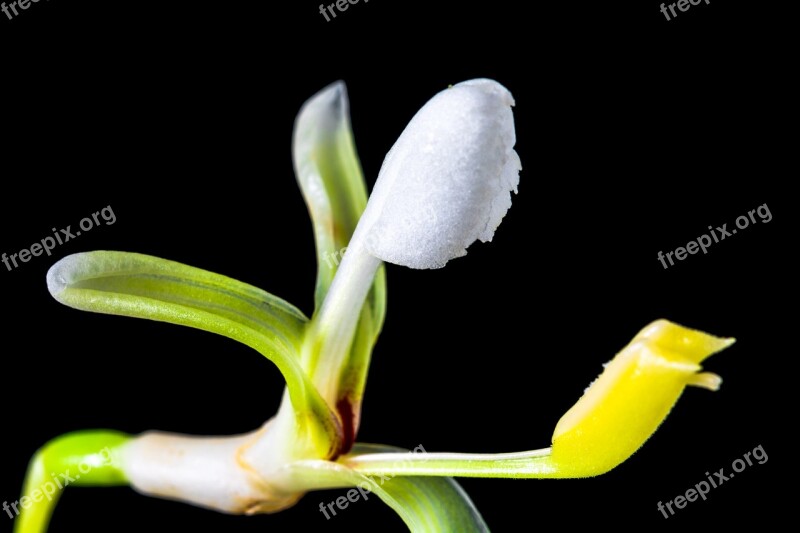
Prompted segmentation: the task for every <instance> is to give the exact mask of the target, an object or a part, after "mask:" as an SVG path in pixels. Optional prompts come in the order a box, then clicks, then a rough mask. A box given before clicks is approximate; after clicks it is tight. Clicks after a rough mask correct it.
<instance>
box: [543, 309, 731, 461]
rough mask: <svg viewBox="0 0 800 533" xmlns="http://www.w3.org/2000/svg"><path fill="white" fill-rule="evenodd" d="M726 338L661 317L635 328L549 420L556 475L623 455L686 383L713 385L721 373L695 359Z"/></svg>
mask: <svg viewBox="0 0 800 533" xmlns="http://www.w3.org/2000/svg"><path fill="white" fill-rule="evenodd" d="M734 342H735V339H732V338H719V337H715V336H713V335H709V334H707V333H703V332H701V331H697V330H693V329H689V328H685V327H683V326H680V325H678V324H674V323H672V322H669V321H667V320H657V321H655V322H652V323H651V324H650V325H648V326H646V327H645V328H644V329H642V330H641V331H640V332H639V334H638V335H636V337H634V338H633V340H632V341H631V342H630V343H629V344H628V345H627V346H626V347H625V348H623V350H622V351H621V352H620V353H619V354H617V356H616V357H615V358H614V359H613V360H612V361H611V362H610V363H609V364H608V365H607V366H606V368H605V370H604V371H603V373H602V374H601V375H600V377H599V378H597V380H595V382H594V383H592V384H591V385H590V386H589V388H587V389H586V392H585V393H584V394H583V396H582V397H581V399H580V400H578V402H577V403H576V404H575V405H574V406H573V407H572V408H571V409H570V410H569V411H567V413H566V414H564V416H562V417H561V420H559V422H558V424H557V425H556V429H555V431H554V433H553V447H552V456H551V460H552V462H553V464H554V466H555V467H556V472H557V474H556V477H588V476H595V475H598V474H602V473H605V472H607V471H609V470H611V469H612V468H614V467H615V466H617V465H619V464H620V463H621V462H623V461H624V460H626V459H627V458H628V457H630V456H631V455H632V454H633V453H634V452H635V451H636V450H638V449H639V447H640V446H641V445H642V444H644V442H645V441H646V440H647V438H648V437H649V436H650V435H652V434H653V432H655V430H656V429H657V428H658V426H659V425H660V424H661V422H662V421H663V420H664V418H666V416H667V415H668V414H669V411H670V410H671V409H672V406H673V405H675V402H676V401H677V400H678V398H679V397H680V395H681V393H682V392H683V389H684V388H685V387H686V386H687V385H694V386H699V387H703V388H706V389H709V390H717V389H718V388H719V385H720V384H721V382H722V379H721V378H720V377H719V376H717V375H716V374H712V373H709V372H702V373H701V372H699V371H700V370H701V367H700V364H699V363H700V362H701V361H703V360H704V359H705V358H706V357H708V356H710V355H712V354H714V353H716V352H719V351H720V350H723V349H725V348H727V347H728V346H730V345H731V344H733V343H734Z"/></svg>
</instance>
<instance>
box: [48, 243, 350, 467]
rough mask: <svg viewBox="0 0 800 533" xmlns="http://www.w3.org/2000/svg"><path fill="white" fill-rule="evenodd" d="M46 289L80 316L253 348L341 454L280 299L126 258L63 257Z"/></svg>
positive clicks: (314, 434)
mask: <svg viewBox="0 0 800 533" xmlns="http://www.w3.org/2000/svg"><path fill="white" fill-rule="evenodd" d="M47 284H48V287H49V289H50V292H51V293H52V295H53V297H55V298H56V299H57V300H58V301H59V302H61V303H63V304H65V305H68V306H70V307H74V308H76V309H81V310H84V311H92V312H96V313H106V314H112V315H123V316H130V317H136V318H146V319H149V320H156V321H161V322H168V323H171V324H179V325H183V326H189V327H193V328H197V329H202V330H205V331H209V332H211V333H216V334H219V335H223V336H225V337H229V338H231V339H234V340H237V341H239V342H241V343H242V344H245V345H247V346H249V347H251V348H253V349H255V350H256V351H258V352H259V353H261V354H262V355H264V356H265V357H266V358H267V359H269V360H270V361H272V362H273V363H275V365H276V366H277V367H278V369H279V370H280V372H281V373H282V374H283V376H284V378H285V379H286V384H287V388H288V392H289V396H290V398H291V402H292V407H293V408H294V411H295V415H296V417H297V418H298V421H299V422H300V423H301V426H303V427H307V424H308V423H310V424H312V426H311V427H307V429H310V430H312V431H311V433H310V434H309V438H311V439H312V440H313V441H314V442H315V443H317V444H316V446H317V447H320V448H325V450H327V449H331V450H332V449H336V448H338V447H339V441H340V436H339V433H340V431H341V429H340V428H339V425H338V422H337V420H336V418H335V416H334V415H333V413H332V412H331V410H330V409H329V408H328V406H327V404H326V403H325V401H324V400H323V399H322V398H321V397H320V396H319V393H318V392H317V390H316V388H315V387H314V385H313V384H312V383H311V381H310V380H309V378H308V377H307V375H306V373H305V371H304V370H303V368H302V366H301V364H300V360H299V357H298V355H297V354H298V347H299V345H300V343H301V342H302V335H303V332H304V330H305V323H306V319H305V317H304V316H303V315H302V313H300V311H298V310H297V309H295V308H294V307H292V306H291V305H289V304H288V303H286V302H284V301H283V300H281V299H279V298H276V297H275V296H272V295H270V294H268V293H266V292H264V291H262V290H260V289H258V288H256V287H253V286H251V285H247V284H245V283H241V282H239V281H236V280H233V279H231V278H227V277H225V276H221V275H219V274H213V273H211V272H207V271H205V270H201V269H198V268H193V267H190V266H186V265H183V264H180V263H176V262H174V261H167V260H165V259H159V258H156V257H151V256H147V255H141V254H134V253H125V252H88V253H82V254H75V255H71V256H68V257H65V258H64V259H62V260H61V261H59V262H58V263H56V264H55V265H53V267H52V268H51V269H50V271H49V272H48V275H47ZM325 453H327V451H325Z"/></svg>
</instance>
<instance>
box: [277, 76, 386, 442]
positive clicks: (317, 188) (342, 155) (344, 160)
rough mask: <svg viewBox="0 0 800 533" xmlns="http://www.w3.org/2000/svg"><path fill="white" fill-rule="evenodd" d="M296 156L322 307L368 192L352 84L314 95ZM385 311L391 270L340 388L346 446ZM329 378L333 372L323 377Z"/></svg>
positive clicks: (370, 306)
mask: <svg viewBox="0 0 800 533" xmlns="http://www.w3.org/2000/svg"><path fill="white" fill-rule="evenodd" d="M293 158H294V166H295V173H296V175H297V182H298V183H299V185H300V189H301V191H302V193H303V197H304V198H305V201H306V204H307V205H308V210H309V213H310V215H311V219H312V223H313V226H314V238H315V241H316V247H317V262H318V271H317V285H316V292H315V302H316V310H317V311H319V309H320V307H321V305H322V302H323V300H324V298H325V295H326V294H327V292H328V288H329V287H330V284H331V281H332V280H333V277H334V275H335V274H336V271H337V269H338V267H339V262H340V261H341V259H342V256H343V254H344V249H345V247H346V246H347V244H348V243H349V242H350V238H351V237H352V234H353V231H354V230H355V227H356V225H357V224H358V220H359V218H360V217H361V213H362V212H363V211H364V208H365V206H366V205H367V192H366V185H365V183H364V176H363V173H362V171H361V165H360V163H359V161H358V155H357V154H356V150H355V145H354V142H353V133H352V129H351V126H350V115H349V102H348V99H347V88H346V87H345V84H344V83H343V82H336V83H333V84H331V85H329V86H328V87H326V88H325V89H323V90H321V91H320V92H318V93H317V94H316V95H314V96H313V97H311V98H310V99H309V100H308V101H307V102H306V103H305V104H304V105H303V107H302V109H301V110H300V113H299V114H298V116H297V120H296V121H295V128H294V137H293ZM385 315H386V273H385V270H384V268H383V267H382V266H381V267H380V268H379V269H378V272H377V274H376V275H375V279H374V281H373V283H372V287H371V290H370V292H369V294H368V296H367V300H366V302H365V304H364V306H363V308H362V311H361V316H360V320H359V324H358V327H357V329H356V331H355V334H354V338H353V342H352V345H351V348H350V353H349V355H348V357H347V358H346V360H345V363H344V367H343V368H342V369H340V370H341V374H340V383H339V385H338V387H337V390H338V395H337V398H336V399H335V402H336V409H337V411H338V412H339V414H340V417H341V419H342V423H343V425H344V426H345V438H346V444H345V450H347V449H349V447H350V445H351V444H352V440H353V438H354V436H355V433H356V431H357V429H358V424H359V419H360V412H361V401H362V398H363V393H364V387H365V384H366V378H367V371H368V370H369V363H370V358H371V354H372V348H373V346H374V345H375V341H376V340H377V337H378V334H379V333H380V330H381V328H382V327H383V321H384V318H385ZM318 341H319V339H314V338H309V339H308V342H309V343H310V345H313V347H312V348H311V349H309V350H308V351H307V353H308V354H309V355H310V359H308V360H305V361H304V362H303V363H304V367H305V368H306V369H307V370H312V369H313V368H315V366H316V364H317V361H316V360H314V355H315V354H317V353H318V349H317V347H318ZM322 378H323V379H330V376H323V377H322Z"/></svg>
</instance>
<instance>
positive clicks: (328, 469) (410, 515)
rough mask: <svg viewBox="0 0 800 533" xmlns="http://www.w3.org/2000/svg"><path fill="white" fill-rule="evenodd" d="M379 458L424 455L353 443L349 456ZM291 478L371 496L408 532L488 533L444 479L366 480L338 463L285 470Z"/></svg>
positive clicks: (472, 508)
mask: <svg viewBox="0 0 800 533" xmlns="http://www.w3.org/2000/svg"><path fill="white" fill-rule="evenodd" d="M384 453H388V454H391V455H392V456H393V457H394V456H400V457H411V456H420V457H421V456H424V455H425V454H424V453H422V454H416V453H412V452H408V451H404V450H402V449H400V448H395V447H391V446H383V445H375V444H360V443H359V444H356V445H355V446H354V447H353V451H352V455H359V454H370V455H372V454H374V455H376V456H377V455H381V454H384ZM288 468H290V469H292V470H293V478H294V479H295V480H297V482H298V483H300V484H301V485H300V486H302V487H305V488H315V489H324V488H347V487H357V488H358V490H359V492H360V497H361V498H368V497H369V495H370V494H371V493H372V494H375V495H377V496H378V497H379V498H380V499H381V500H383V502H384V503H386V504H387V505H389V507H391V508H392V509H394V511H395V512H396V513H397V514H398V515H399V516H400V518H402V519H403V522H405V523H406V525H407V526H408V528H409V530H410V531H411V532H412V533H480V532H488V531H489V528H488V526H487V525H486V522H484V520H483V517H482V516H481V514H480V512H479V511H478V510H477V509H476V507H475V505H474V504H473V503H472V500H470V498H469V496H468V495H467V493H466V492H465V491H464V489H462V488H461V486H460V485H459V484H458V483H457V482H456V481H455V480H453V479H451V478H445V477H390V476H375V477H374V478H373V477H369V476H366V475H364V474H362V473H360V472H357V471H356V470H353V469H351V468H348V467H346V466H344V465H343V464H340V463H331V462H328V461H303V462H299V463H295V464H293V465H290V466H289V467H288Z"/></svg>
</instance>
